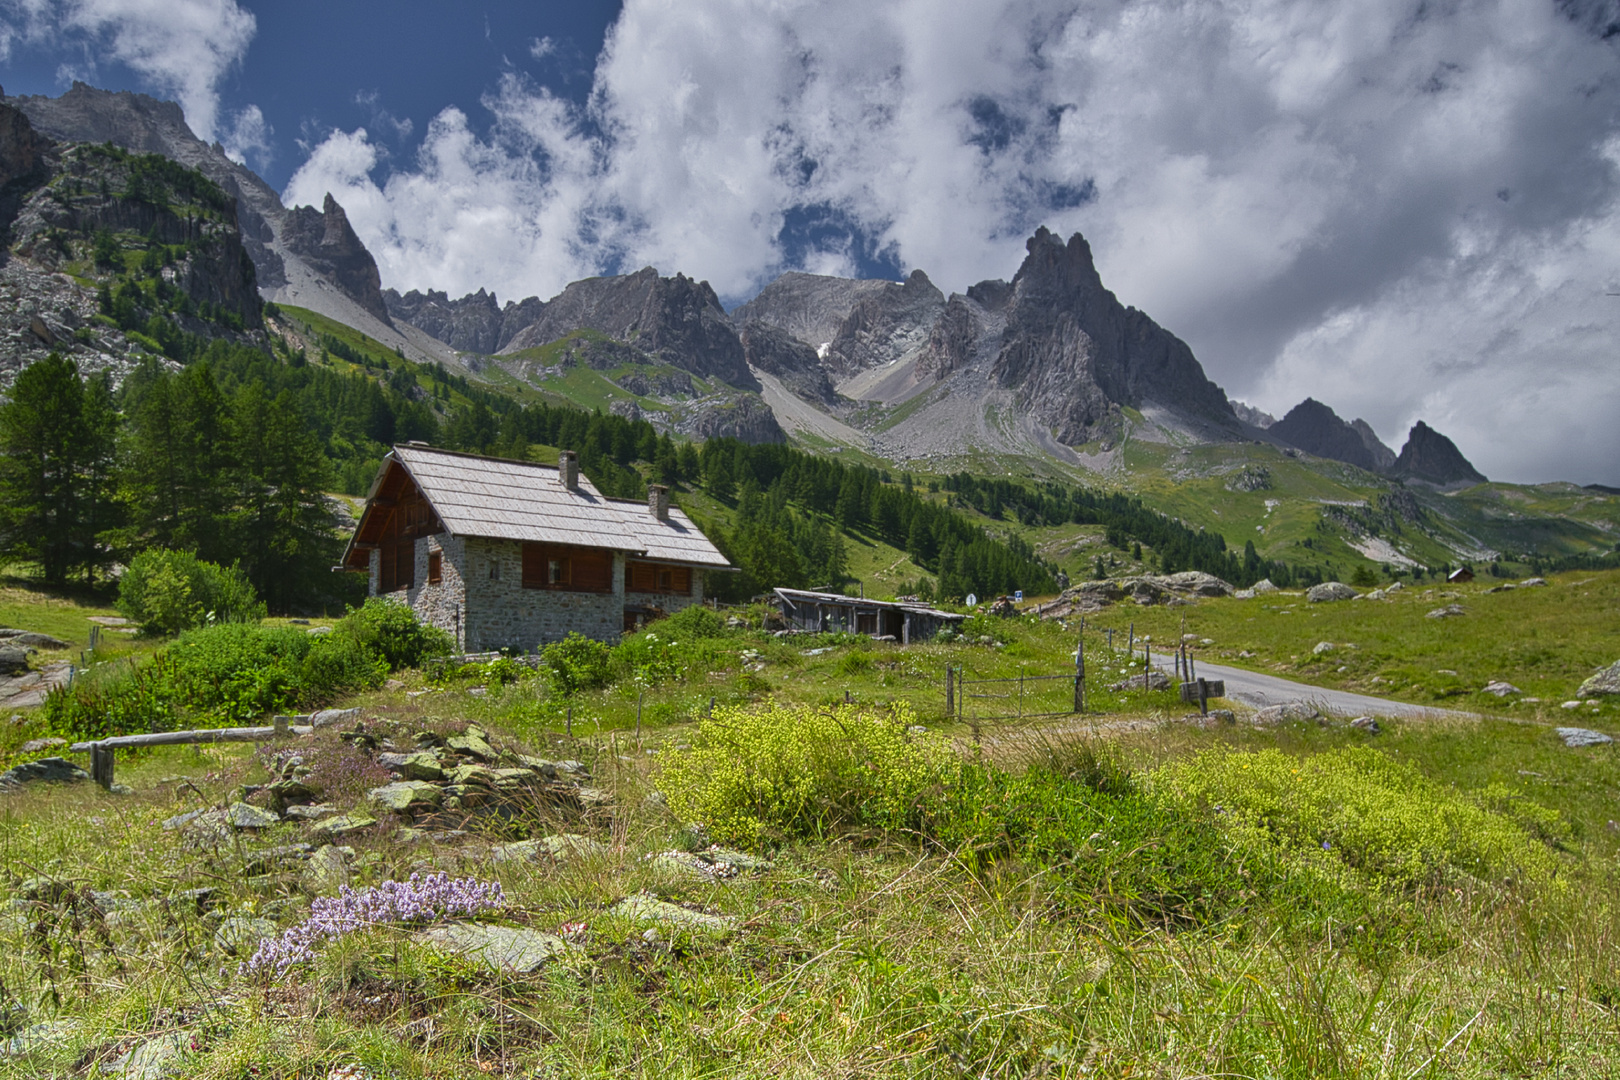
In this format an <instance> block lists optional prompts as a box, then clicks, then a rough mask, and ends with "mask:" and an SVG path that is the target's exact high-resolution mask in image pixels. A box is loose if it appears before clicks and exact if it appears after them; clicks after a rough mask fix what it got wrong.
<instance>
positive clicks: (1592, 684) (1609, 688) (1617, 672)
mask: <svg viewBox="0 0 1620 1080" xmlns="http://www.w3.org/2000/svg"><path fill="white" fill-rule="evenodd" d="M1617 694H1620V660H1616V661H1615V662H1614V663H1612V664H1610V665H1609V666H1608V667H1606V668H1602V669H1600V670H1599V671H1598V672H1597V673H1596V674H1595V675H1593V676H1592V677H1591V678H1590V679H1587V680H1586V681H1585V682H1583V683H1581V688H1580V689H1579V690H1577V691H1575V696H1576V697H1578V698H1591V697H1613V696H1614V695H1617Z"/></svg>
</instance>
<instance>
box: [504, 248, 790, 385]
mask: <svg viewBox="0 0 1620 1080" xmlns="http://www.w3.org/2000/svg"><path fill="white" fill-rule="evenodd" d="M514 308H517V309H518V310H516V311H514ZM520 313H521V315H522V316H524V317H528V316H532V319H530V320H529V321H527V322H526V323H525V324H524V325H523V326H522V328H521V329H518V330H516V331H515V332H513V333H512V334H511V336H510V337H508V338H507V339H506V341H505V342H504V343H503V344H502V346H501V348H500V351H501V352H502V353H513V352H517V351H519V350H522V349H527V348H533V347H536V346H540V345H545V344H547V343H549V342H552V341H556V340H557V339H558V338H562V337H565V336H567V335H568V334H570V333H572V332H573V331H575V330H596V331H598V332H600V333H603V334H606V335H607V336H609V337H612V338H616V339H618V340H619V341H623V342H627V343H630V344H633V345H635V347H636V348H637V349H640V350H641V351H642V352H644V353H646V354H647V355H648V356H650V357H652V358H653V359H655V360H657V361H658V362H660V363H665V364H670V365H673V366H675V367H678V368H681V369H682V370H684V371H689V372H691V373H692V374H694V375H702V376H706V377H708V376H712V377H714V378H718V379H720V380H721V381H722V382H725V383H728V384H730V385H732V386H734V387H737V388H739V389H744V390H756V391H757V390H758V389H759V381H758V380H757V379H755V378H754V376H753V375H752V374H751V373H750V372H749V370H748V364H747V362H746V361H745V359H744V356H743V346H742V342H741V341H740V340H739V339H738V337H737V333H736V331H735V330H733V329H732V326H731V320H730V319H728V318H727V317H726V313H725V310H724V309H723V308H722V307H721V306H720V298H719V297H717V296H716V295H715V294H714V290H713V289H711V288H710V287H709V283H708V282H706V281H693V280H692V279H691V278H689V277H687V276H686V275H684V274H676V275H675V276H674V277H667V278H666V277H660V276H659V275H658V271H656V270H654V269H653V268H652V267H650V266H649V267H647V268H645V269H643V270H639V271H637V272H636V273H634V274H626V275H623V276H619V277H601V278H588V279H586V280H584V281H576V282H574V283H573V284H571V285H569V286H568V287H567V288H566V289H564V290H563V291H562V293H561V294H560V295H559V296H557V297H555V298H554V299H552V300H550V301H548V302H544V303H542V302H540V301H538V300H534V301H533V302H532V303H531V301H530V300H525V301H523V303H522V304H520V305H511V304H509V305H507V309H506V311H505V312H504V313H503V327H502V332H503V334H505V333H506V332H507V331H509V330H512V329H513V327H514V326H515V325H516V323H517V322H518V321H519V320H517V319H514V317H513V316H514V315H518V314H520Z"/></svg>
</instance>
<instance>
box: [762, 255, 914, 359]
mask: <svg viewBox="0 0 1620 1080" xmlns="http://www.w3.org/2000/svg"><path fill="white" fill-rule="evenodd" d="M888 284H889V282H886V281H879V280H864V279H855V278H841V277H829V276H827V275H825V274H806V273H802V272H800V271H798V270H789V271H788V272H787V273H785V274H783V275H781V276H780V277H778V278H777V279H776V280H775V281H773V282H771V283H770V284H769V285H767V286H765V287H764V288H763V289H761V290H760V292H759V295H758V296H756V297H754V298H753V299H752V300H750V301H748V302H747V303H746V304H741V305H739V306H738V307H737V308H736V309H735V310H733V311H732V313H731V318H732V321H733V322H735V323H736V324H737V325H738V326H744V325H746V324H748V323H751V322H760V323H765V324H767V325H769V326H774V327H776V328H777V329H779V330H783V331H786V332H787V333H788V334H790V335H792V336H793V337H795V338H797V339H798V340H800V341H802V342H804V343H806V344H807V345H809V346H810V347H811V348H820V347H821V346H823V345H829V344H831V342H832V340H833V338H835V337H837V336H838V329H839V327H841V326H843V325H844V320H845V319H847V318H849V313H850V311H851V310H852V309H853V308H854V307H855V303H856V301H858V300H859V299H860V298H861V297H863V296H865V295H867V294H868V293H871V292H873V291H874V290H877V289H881V288H884V287H885V286H887V285H888Z"/></svg>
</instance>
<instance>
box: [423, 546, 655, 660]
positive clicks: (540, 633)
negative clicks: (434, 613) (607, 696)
mask: <svg viewBox="0 0 1620 1080" xmlns="http://www.w3.org/2000/svg"><path fill="white" fill-rule="evenodd" d="M448 561H449V560H448V559H446V562H448ZM461 562H462V566H463V567H464V571H463V572H464V574H465V582H466V584H465V608H464V610H465V611H466V630H465V634H466V639H465V647H466V649H467V650H468V651H469V652H479V651H483V650H485V649H500V648H508V647H510V648H513V649H518V650H521V651H527V650H529V649H533V648H535V647H537V646H540V645H544V644H546V643H547V642H552V641H561V640H562V639H563V638H565V637H567V636H568V635H569V633H571V632H574V631H578V632H579V633H581V634H584V635H585V636H586V637H589V638H595V639H596V640H598V641H606V642H615V641H618V640H619V635H620V633H621V631H622V630H623V628H624V556H623V555H622V554H619V553H615V554H614V556H613V591H612V592H606V593H587V592H568V591H566V590H562V589H525V588H524V587H523V546H522V545H521V544H520V543H518V542H517V541H515V540H488V539H482V538H478V537H471V538H469V539H467V541H466V542H465V552H464V555H463V558H462V560H461ZM492 568H493V569H492Z"/></svg>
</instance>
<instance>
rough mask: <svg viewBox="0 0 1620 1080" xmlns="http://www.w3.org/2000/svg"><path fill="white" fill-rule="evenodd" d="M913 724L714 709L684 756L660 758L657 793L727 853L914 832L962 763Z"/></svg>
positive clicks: (862, 713) (890, 715)
mask: <svg viewBox="0 0 1620 1080" xmlns="http://www.w3.org/2000/svg"><path fill="white" fill-rule="evenodd" d="M912 723H913V720H912V715H911V711H910V707H909V706H907V705H905V704H904V703H901V704H897V705H895V706H894V707H893V708H892V709H891V710H889V711H886V712H875V711H869V710H866V709H862V708H860V707H857V706H851V705H845V706H840V707H838V708H835V709H809V708H802V707H790V706H784V705H779V704H776V703H772V704H770V705H769V706H767V707H766V708H764V709H761V710H758V711H752V712H751V711H746V710H744V709H741V708H722V709H718V710H716V712H715V714H714V715H713V716H711V717H709V718H707V719H705V720H703V721H702V722H700V723H699V725H698V729H697V732H696V733H695V735H694V736H693V739H692V745H691V747H690V748H689V749H686V750H675V751H671V752H670V753H669V754H668V755H667V756H666V757H665V758H664V761H663V764H662V767H661V768H660V769H659V772H658V785H659V789H660V790H661V791H662V792H663V793H664V797H665V798H667V799H668V800H669V805H670V808H671V809H672V810H673V811H674V812H675V813H676V814H677V815H679V816H680V817H681V818H682V819H683V820H685V821H688V822H694V823H701V824H702V825H703V826H705V827H706V828H707V829H708V831H709V833H710V835H712V836H713V837H715V839H717V840H723V841H727V842H731V843H739V844H745V845H757V844H759V843H761V842H762V841H766V840H775V839H781V838H785V837H790V836H806V835H814V834H816V833H819V832H822V831H824V830H827V829H830V828H837V827H848V826H865V827H870V828H878V829H886V830H892V829H905V828H917V827H919V826H920V825H921V824H922V823H923V822H924V821H925V820H926V819H927V818H928V817H929V816H930V814H931V813H933V812H934V810H935V809H937V807H938V806H939V805H940V803H941V801H942V799H943V796H944V791H945V788H946V786H947V785H949V784H951V783H952V782H954V781H955V779H956V778H957V776H958V775H959V773H960V771H961V762H960V760H959V759H958V758H957V756H956V755H955V754H954V753H953V752H952V751H951V749H950V747H949V745H948V744H947V743H946V741H945V739H944V738H943V737H942V736H940V735H937V734H934V733H932V732H925V731H921V730H917V731H913V730H911V728H912Z"/></svg>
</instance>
